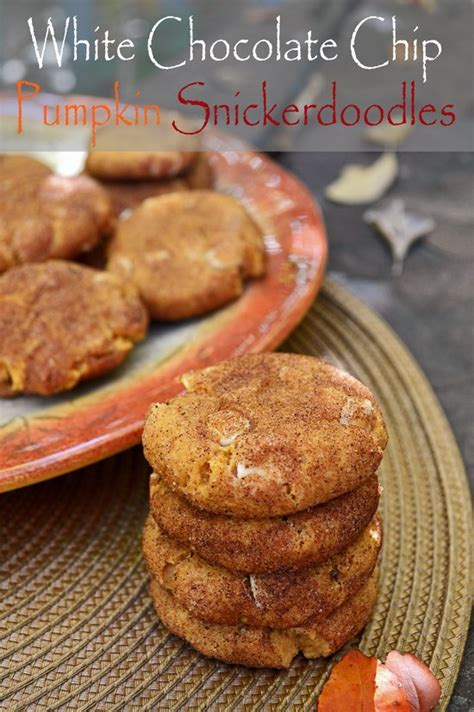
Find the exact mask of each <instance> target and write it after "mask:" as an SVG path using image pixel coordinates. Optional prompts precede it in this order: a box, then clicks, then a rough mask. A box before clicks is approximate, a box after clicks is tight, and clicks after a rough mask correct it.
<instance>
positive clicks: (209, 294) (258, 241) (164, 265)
mask: <svg viewBox="0 0 474 712" xmlns="http://www.w3.org/2000/svg"><path fill="white" fill-rule="evenodd" d="M263 263H264V252H263V243H262V238H261V234H260V231H259V229H258V228H257V226H256V225H255V224H254V222H253V221H252V219H251V218H250V217H249V215H248V214H247V213H246V211H245V210H244V208H243V207H242V205H240V203H238V202H237V201H236V200H234V198H231V197H230V196H228V195H222V194H220V193H215V192H213V191H185V192H180V193H171V194H169V195H163V196H161V197H159V198H150V199H149V200H146V201H145V202H144V203H143V204H142V205H141V206H140V207H139V208H137V209H136V210H135V211H134V212H133V213H132V214H131V215H130V217H129V218H128V219H126V220H123V221H121V222H120V223H119V226H118V230H117V232H116V234H115V236H114V238H113V239H112V241H111V244H110V247H109V260H108V266H107V268H108V269H109V270H110V271H111V272H113V273H114V274H118V275H119V276H121V277H123V278H125V279H129V280H131V281H132V282H133V283H134V284H135V286H136V287H137V289H138V290H139V292H140V295H141V297H142V299H143V301H144V302H145V304H146V306H147V307H148V310H149V312H150V314H151V316H152V317H154V318H155V319H161V320H164V321H168V320H176V319H185V318H188V317H192V316H197V315H200V314H205V313H206V312H209V311H212V310H214V309H217V308H218V307H220V306H222V305H224V304H226V303H228V302H230V301H232V300H233V299H236V298H237V297H238V296H239V295H240V294H241V293H242V290H243V284H244V280H245V278H246V277H257V276H259V275H260V274H262V272H263Z"/></svg>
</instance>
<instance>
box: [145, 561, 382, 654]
mask: <svg viewBox="0 0 474 712" xmlns="http://www.w3.org/2000/svg"><path fill="white" fill-rule="evenodd" d="M377 581H378V571H377V569H375V571H374V573H373V574H372V575H371V576H370V578H369V579H368V580H367V582H366V583H365V584H364V585H363V586H362V587H361V588H360V589H359V590H358V591H357V592H356V593H355V594H354V596H352V597H351V598H350V599H349V600H348V601H346V602H345V603H344V604H343V605H342V606H339V608H336V609H335V610H334V611H333V612H332V613H331V614H330V615H329V616H328V617H327V618H325V619H324V620H322V621H316V622H308V623H306V624H305V625H303V626H298V627H295V628H283V629H281V628H268V627H251V626H245V625H239V626H231V625H215V624H210V623H203V622H202V621H200V620H198V619H197V618H195V617H194V616H193V615H192V613H191V612H190V611H188V610H187V609H186V608H185V607H184V606H182V605H181V604H180V603H178V601H177V600H176V599H175V598H174V597H173V596H172V595H170V594H169V593H168V592H167V591H166V589H165V588H163V587H162V586H161V585H160V584H159V583H158V581H156V580H153V579H152V582H151V587H150V593H151V597H152V600H153V604H154V606H155V609H156V612H157V613H158V616H159V617H160V618H161V621H162V622H163V624H164V625H165V626H166V627H167V628H168V629H169V630H170V631H171V632H172V633H174V634H175V635H178V636H180V637H181V638H184V639H185V640H187V641H188V642H189V643H191V645H192V646H193V647H194V648H196V650H198V651H199V652H201V653H202V654H203V655H207V656H209V657H211V658H217V659H218V660H222V661H224V662H227V663H234V664H238V665H247V666H249V667H271V668H287V667H289V665H290V663H291V661H292V659H293V658H294V657H295V655H297V653H298V652H299V651H301V652H302V653H303V655H305V657H307V658H319V657H326V656H328V655H331V654H332V653H334V652H335V651H336V650H338V649H339V648H341V647H342V646H343V645H344V644H345V643H347V642H348V641H349V640H351V639H352V638H353V637H354V636H355V635H356V634H357V633H358V632H359V631H360V630H361V629H362V628H363V627H364V626H365V624H366V623H367V621H368V620H369V618H370V616H371V614H372V611H373V608H374V606H375V601H376V597H377Z"/></svg>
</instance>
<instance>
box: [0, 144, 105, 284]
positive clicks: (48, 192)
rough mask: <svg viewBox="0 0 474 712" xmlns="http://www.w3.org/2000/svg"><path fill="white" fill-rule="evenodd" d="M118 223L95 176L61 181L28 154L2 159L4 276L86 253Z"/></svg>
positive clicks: (0, 263)
mask: <svg viewBox="0 0 474 712" xmlns="http://www.w3.org/2000/svg"><path fill="white" fill-rule="evenodd" d="M113 224H114V220H113V213H112V204H111V201H110V198H109V197H108V195H107V193H106V191H105V190H104V189H103V188H102V187H101V186H100V185H99V184H98V183H97V182H96V181H95V180H93V179H92V178H88V177H87V176H79V177H77V178H62V177H60V176H55V175H53V174H52V172H51V170H50V169H49V168H48V167H47V166H45V165H44V164H42V163H40V162H39V161H36V160H35V159H33V158H28V157H26V156H15V155H3V156H0V272H3V271H5V270H7V269H9V268H10V267H13V266H14V265H17V264H23V263H28V262H42V261H44V260H46V259H49V258H51V257H58V258H72V257H76V256H77V255H79V254H81V253H83V252H87V251H88V250H90V249H92V248H93V247H94V246H95V245H97V244H98V243H99V242H100V240H101V239H102V238H103V237H104V236H105V235H107V234H108V233H109V232H110V231H111V229H112V227H113Z"/></svg>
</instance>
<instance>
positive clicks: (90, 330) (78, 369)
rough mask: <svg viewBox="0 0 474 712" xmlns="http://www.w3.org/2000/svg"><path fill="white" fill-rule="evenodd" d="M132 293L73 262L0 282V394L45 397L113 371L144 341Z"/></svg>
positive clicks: (38, 267) (23, 271) (14, 273)
mask: <svg viewBox="0 0 474 712" xmlns="http://www.w3.org/2000/svg"><path fill="white" fill-rule="evenodd" d="M147 323H148V317H147V314H146V310H145V308H144V307H143V305H142V304H141V302H140V300H139V298H138V295H137V293H136V290H135V289H134V287H133V286H131V285H129V284H126V283H124V282H122V281H121V280H120V279H119V278H118V277H115V276H114V275H111V274H107V273H105V272H99V271H97V270H94V269H91V268H89V267H85V266H83V265H79V264H75V263H72V262H64V261H62V260H48V261H47V262H43V263H41V264H29V265H22V266H19V267H13V268H12V269H10V270H8V272H6V273H5V274H4V275H2V276H1V277H0V395H2V396H9V395H15V394H17V393H30V394H40V395H50V394H53V393H59V392H60V391H64V390H69V389H70V388H73V387H74V386H75V385H76V384H77V383H78V382H79V381H82V380H85V379H88V378H93V377H95V376H99V375H101V374H103V373H106V372H107V371H110V370H111V369H113V368H115V367H116V366H118V365H119V364H120V363H121V362H122V361H123V360H124V358H125V357H126V355H127V354H128V352H129V351H130V349H131V348H132V346H133V344H134V342H136V341H139V340H140V339H141V338H143V336H144V335H145V332H146V328H147Z"/></svg>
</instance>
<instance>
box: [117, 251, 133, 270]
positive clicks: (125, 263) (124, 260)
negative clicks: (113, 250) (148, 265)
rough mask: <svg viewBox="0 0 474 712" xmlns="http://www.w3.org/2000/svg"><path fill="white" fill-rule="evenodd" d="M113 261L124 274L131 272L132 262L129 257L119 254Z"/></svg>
mask: <svg viewBox="0 0 474 712" xmlns="http://www.w3.org/2000/svg"><path fill="white" fill-rule="evenodd" d="M115 261H116V263H117V264H118V266H119V267H121V268H122V270H123V271H124V272H125V274H131V273H132V272H133V269H134V268H133V262H132V260H131V259H130V258H129V257H124V256H122V255H121V256H120V257H117V258H116V260H115Z"/></svg>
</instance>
